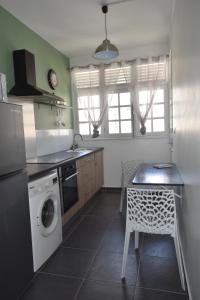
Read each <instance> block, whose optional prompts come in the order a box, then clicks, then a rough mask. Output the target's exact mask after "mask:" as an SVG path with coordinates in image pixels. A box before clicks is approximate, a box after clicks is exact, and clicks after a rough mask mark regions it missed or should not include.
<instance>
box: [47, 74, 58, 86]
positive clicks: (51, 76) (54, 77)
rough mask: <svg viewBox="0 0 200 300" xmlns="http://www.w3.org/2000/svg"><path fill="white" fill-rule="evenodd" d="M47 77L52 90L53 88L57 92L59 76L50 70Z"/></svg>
mask: <svg viewBox="0 0 200 300" xmlns="http://www.w3.org/2000/svg"><path fill="white" fill-rule="evenodd" d="M47 77H48V83H49V86H50V88H52V90H55V88H56V87H57V85H58V76H57V74H56V72H55V71H54V70H53V69H50V70H49V71H48V75H47Z"/></svg>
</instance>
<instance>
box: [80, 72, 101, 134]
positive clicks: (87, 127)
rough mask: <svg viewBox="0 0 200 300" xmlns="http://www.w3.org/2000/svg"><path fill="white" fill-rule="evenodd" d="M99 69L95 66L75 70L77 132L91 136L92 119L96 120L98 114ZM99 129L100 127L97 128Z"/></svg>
mask: <svg viewBox="0 0 200 300" xmlns="http://www.w3.org/2000/svg"><path fill="white" fill-rule="evenodd" d="M99 74H100V71H99V70H98V69H95V68H90V69H86V70H85V69H83V70H80V71H78V72H75V74H74V77H75V82H76V87H77V90H78V97H77V109H78V124H79V132H80V134H82V135H88V136H91V135H92V132H93V126H92V120H98V119H99V115H100V92H99V85H100V79H99V78H100V76H99ZM99 130H101V129H99Z"/></svg>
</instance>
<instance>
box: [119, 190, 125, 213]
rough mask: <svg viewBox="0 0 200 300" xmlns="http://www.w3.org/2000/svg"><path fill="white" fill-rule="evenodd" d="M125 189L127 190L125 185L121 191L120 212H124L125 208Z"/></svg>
mask: <svg viewBox="0 0 200 300" xmlns="http://www.w3.org/2000/svg"><path fill="white" fill-rule="evenodd" d="M125 190H126V189H125V188H124V187H123V188H122V191H121V198H120V207H119V212H120V213H121V212H122V209H123V203H124V196H125Z"/></svg>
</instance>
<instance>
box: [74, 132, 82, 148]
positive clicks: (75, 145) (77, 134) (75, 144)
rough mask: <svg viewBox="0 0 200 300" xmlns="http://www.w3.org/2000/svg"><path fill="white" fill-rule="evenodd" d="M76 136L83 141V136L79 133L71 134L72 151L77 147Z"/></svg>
mask: <svg viewBox="0 0 200 300" xmlns="http://www.w3.org/2000/svg"><path fill="white" fill-rule="evenodd" d="M76 136H80V138H81V140H82V142H83V137H82V135H81V134H80V133H75V134H74V136H73V144H72V150H73V151H74V150H75V149H76V148H78V144H77V143H76Z"/></svg>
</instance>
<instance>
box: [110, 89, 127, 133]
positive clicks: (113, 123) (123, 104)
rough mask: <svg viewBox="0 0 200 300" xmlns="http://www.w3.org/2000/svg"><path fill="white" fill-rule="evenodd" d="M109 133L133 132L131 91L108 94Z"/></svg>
mask: <svg viewBox="0 0 200 300" xmlns="http://www.w3.org/2000/svg"><path fill="white" fill-rule="evenodd" d="M107 97H108V133H109V134H131V133H132V117H131V97H130V93H129V92H126V93H124V92H123V93H115V94H108V96H107Z"/></svg>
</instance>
